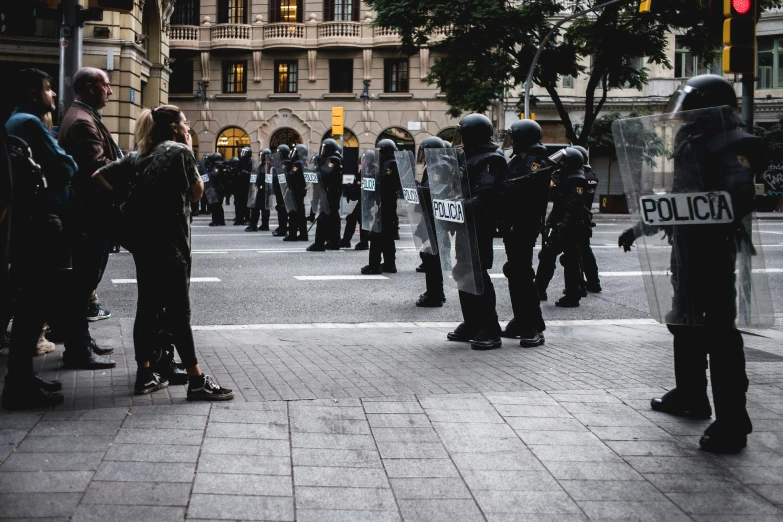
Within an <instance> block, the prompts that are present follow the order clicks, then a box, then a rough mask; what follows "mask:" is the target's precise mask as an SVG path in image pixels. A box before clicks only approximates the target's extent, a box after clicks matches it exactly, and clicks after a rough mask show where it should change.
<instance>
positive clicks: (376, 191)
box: [359, 149, 383, 233]
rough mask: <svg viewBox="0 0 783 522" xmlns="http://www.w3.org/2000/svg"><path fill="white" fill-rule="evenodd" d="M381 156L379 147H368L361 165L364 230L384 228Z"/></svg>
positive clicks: (376, 230)
mask: <svg viewBox="0 0 783 522" xmlns="http://www.w3.org/2000/svg"><path fill="white" fill-rule="evenodd" d="M379 157H380V153H379V151H378V149H367V150H365V151H364V153H363V154H362V159H361V164H360V166H359V169H360V172H361V176H362V230H367V231H368V232H376V233H380V232H381V230H383V223H382V222H381V176H380V165H379V164H378V158H379Z"/></svg>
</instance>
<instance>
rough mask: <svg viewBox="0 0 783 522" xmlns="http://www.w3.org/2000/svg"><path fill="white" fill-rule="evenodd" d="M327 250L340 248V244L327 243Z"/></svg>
mask: <svg viewBox="0 0 783 522" xmlns="http://www.w3.org/2000/svg"><path fill="white" fill-rule="evenodd" d="M326 250H340V245H338V244H337V243H326Z"/></svg>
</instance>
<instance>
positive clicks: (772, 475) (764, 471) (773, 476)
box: [731, 467, 783, 484]
mask: <svg viewBox="0 0 783 522" xmlns="http://www.w3.org/2000/svg"><path fill="white" fill-rule="evenodd" d="M731 474H732V475H734V476H735V477H737V478H738V479H739V480H740V481H742V482H744V483H745V484H783V468H764V467H759V468H733V469H731Z"/></svg>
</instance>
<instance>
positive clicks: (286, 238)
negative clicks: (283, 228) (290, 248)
mask: <svg viewBox="0 0 783 522" xmlns="http://www.w3.org/2000/svg"><path fill="white" fill-rule="evenodd" d="M283 241H297V239H296V236H285V237H284V238H283Z"/></svg>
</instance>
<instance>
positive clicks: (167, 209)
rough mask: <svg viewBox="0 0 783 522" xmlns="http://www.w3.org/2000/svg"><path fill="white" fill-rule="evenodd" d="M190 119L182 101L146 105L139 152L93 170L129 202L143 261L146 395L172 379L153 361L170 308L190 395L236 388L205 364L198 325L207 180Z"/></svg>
mask: <svg viewBox="0 0 783 522" xmlns="http://www.w3.org/2000/svg"><path fill="white" fill-rule="evenodd" d="M189 127H190V124H189V122H187V121H186V120H185V116H184V114H182V112H180V110H179V108H178V107H176V106H174V105H162V106H160V107H156V108H154V109H152V110H144V111H142V113H141V116H140V117H139V120H138V122H137V123H136V145H137V147H138V152H136V153H132V154H130V155H128V156H126V157H124V158H122V159H120V160H118V161H116V162H114V163H112V164H109V165H106V166H105V167H102V168H100V169H99V170H97V171H96V172H95V173H94V174H93V178H94V180H95V181H96V182H97V183H98V184H99V185H100V186H102V187H103V188H104V189H105V190H106V191H107V192H108V193H109V195H110V197H113V199H114V201H115V203H123V210H122V212H123V219H122V221H123V223H124V225H123V229H124V240H125V243H124V245H123V246H125V247H126V248H128V250H130V251H131V253H132V254H133V261H134V262H135V264H136V279H137V282H138V293H139V295H138V301H137V304H136V322H135V323H134V325H133V344H134V347H135V350H136V363H137V364H138V371H137V374H136V384H135V386H134V392H135V393H136V394H137V395H145V394H148V393H151V392H154V391H156V390H160V389H163V388H166V387H167V386H168V384H169V382H168V380H166V379H165V378H161V376H160V374H158V373H156V372H154V371H153V369H152V368H151V366H150V362H151V361H150V359H151V358H152V357H153V350H154V347H155V346H156V336H157V335H158V333H159V331H160V324H159V321H158V317H159V314H160V311H161V310H162V309H165V315H166V331H167V332H168V333H169V334H170V335H171V338H172V341H173V344H174V345H175V347H176V349H177V352H178V353H179V356H180V359H182V363H183V365H184V366H185V370H186V371H187V374H188V392H187V396H188V399H190V400H229V399H232V398H233V397H234V392H233V391H231V390H229V389H227V388H222V387H221V386H220V385H218V384H217V382H215V381H214V380H213V379H212V378H211V377H209V376H208V375H205V374H203V373H202V372H201V369H200V368H199V365H198V360H197V358H196V347H195V343H194V340H193V330H192V328H191V326H190V288H189V287H190V269H191V236H190V203H192V202H194V201H198V200H199V199H201V196H202V194H203V192H204V184H203V182H202V181H201V176H199V173H198V168H197V166H196V158H195V157H194V156H193V151H192V150H191V141H190V140H191V137H190V132H189ZM121 238H122V237H121Z"/></svg>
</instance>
